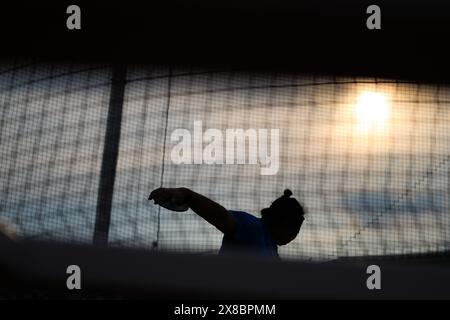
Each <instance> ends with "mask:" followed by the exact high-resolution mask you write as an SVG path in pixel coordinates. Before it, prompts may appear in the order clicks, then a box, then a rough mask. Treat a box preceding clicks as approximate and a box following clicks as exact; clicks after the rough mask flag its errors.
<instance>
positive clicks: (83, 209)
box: [0, 60, 450, 260]
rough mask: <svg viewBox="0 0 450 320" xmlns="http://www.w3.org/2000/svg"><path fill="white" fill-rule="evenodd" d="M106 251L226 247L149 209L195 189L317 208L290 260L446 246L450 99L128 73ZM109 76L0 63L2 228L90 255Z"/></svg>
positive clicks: (231, 73) (398, 89)
mask: <svg viewBox="0 0 450 320" xmlns="http://www.w3.org/2000/svg"><path fill="white" fill-rule="evenodd" d="M126 69H127V70H126V78H125V79H124V81H123V86H124V95H123V105H122V108H123V109H122V117H121V119H120V121H116V122H115V123H114V122H113V123H112V125H113V126H114V127H120V129H121V130H120V140H119V149H118V158H117V165H116V174H115V181H114V189H113V194H112V205H111V209H110V224H109V237H108V243H109V245H110V246H119V247H138V248H145V249H149V250H155V249H157V250H175V251H188V252H204V253H215V252H217V251H218V249H219V247H220V245H221V239H222V235H221V234H220V232H219V231H218V230H217V229H215V228H214V227H213V226H211V225H209V224H208V223H206V222H205V221H203V220H202V219H201V218H200V217H198V216H197V215H196V214H195V213H193V212H192V211H190V210H189V211H188V212H183V213H174V212H170V211H168V210H166V209H163V208H160V207H158V206H155V205H153V203H152V202H149V201H148V200H147V197H148V195H149V193H150V191H152V190H153V189H155V188H158V187H160V186H165V187H179V186H184V187H188V188H191V189H193V190H195V191H197V192H199V193H201V194H204V195H205V196H207V197H210V198H211V199H213V200H215V201H217V202H219V203H220V204H222V205H223V206H225V207H226V208H227V209H230V210H231V209H234V210H242V211H246V212H249V213H251V214H253V215H255V216H260V210H261V209H262V208H265V207H267V206H269V205H270V203H271V202H272V201H273V200H275V199H276V198H278V197H279V196H281V194H282V192H283V190H284V189H285V188H289V189H291V190H292V191H293V196H294V197H296V198H297V199H298V200H299V201H300V202H301V203H302V204H303V206H304V208H305V209H306V215H305V222H304V224H303V226H302V229H301V231H300V234H299V236H298V237H297V238H296V239H295V240H294V241H293V242H291V243H290V244H288V245H286V246H282V247H280V256H281V257H283V258H287V259H307V260H330V259H335V258H337V257H346V256H366V255H397V254H419V253H433V252H434V253H435V252H442V251H446V250H448V249H449V248H450V233H449V230H450V215H449V200H448V195H449V186H450V184H449V183H450V179H449V161H450V143H449V142H450V130H449V129H448V124H449V120H450V108H449V107H450V87H448V86H445V85H438V84H424V83H416V82H409V81H400V80H395V79H394V80H393V79H379V78H363V77H334V76H318V75H314V76H313V75H304V74H295V73H282V72H279V73H277V72H262V71H260V72H258V71H248V70H215V69H201V68H198V67H195V68H194V67H175V66H171V67H169V66H167V67H161V66H155V67H150V66H140V65H131V64H130V65H127V68H126ZM112 72H113V66H112V65H110V64H95V63H92V64H91V63H85V64H81V63H49V62H44V61H23V60H14V61H2V63H1V66H0V105H1V109H0V112H1V120H0V121H1V126H0V130H1V131H0V146H1V152H0V154H1V162H0V170H1V173H0V188H1V190H0V198H1V203H0V219H1V220H2V221H6V222H5V223H8V224H9V225H10V226H14V227H15V228H16V229H17V232H18V233H19V234H20V235H21V236H22V237H25V238H28V239H39V240H50V241H62V242H77V243H79V242H81V243H92V240H93V237H94V233H95V224H96V210H97V206H98V196H99V188H100V176H101V171H102V158H103V153H104V150H105V144H108V143H110V139H109V137H108V135H107V125H108V121H111V119H110V120H108V119H109V118H108V113H109V104H110V96H111V90H112V85H113V80H112Z"/></svg>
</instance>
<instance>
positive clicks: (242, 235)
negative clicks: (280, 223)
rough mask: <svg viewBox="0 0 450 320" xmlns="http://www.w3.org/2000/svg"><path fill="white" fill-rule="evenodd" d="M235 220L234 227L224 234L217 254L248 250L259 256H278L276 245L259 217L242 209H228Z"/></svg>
mask: <svg viewBox="0 0 450 320" xmlns="http://www.w3.org/2000/svg"><path fill="white" fill-rule="evenodd" d="M230 213H231V214H232V215H233V216H234V218H235V220H236V224H237V225H236V229H235V230H234V232H233V233H231V234H224V236H223V240H222V247H221V248H220V251H219V254H223V253H230V252H231V253H233V252H237V251H238V252H248V253H252V254H256V255H261V256H270V257H278V247H277V244H276V243H275V241H274V240H273V239H272V237H271V235H270V233H269V230H267V228H266V226H265V225H264V223H263V222H262V220H261V219H260V218H257V217H255V216H252V215H251V214H248V213H246V212H242V211H230Z"/></svg>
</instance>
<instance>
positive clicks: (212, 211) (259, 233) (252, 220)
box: [148, 188, 304, 257]
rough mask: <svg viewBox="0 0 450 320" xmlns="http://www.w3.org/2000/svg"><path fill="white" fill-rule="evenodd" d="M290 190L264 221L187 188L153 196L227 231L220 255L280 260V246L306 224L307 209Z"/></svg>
mask: <svg viewBox="0 0 450 320" xmlns="http://www.w3.org/2000/svg"><path fill="white" fill-rule="evenodd" d="M291 195H292V192H291V191H290V190H288V189H286V190H285V191H284V195H283V196H282V197H280V198H278V199H276V200H275V201H274V202H273V203H272V204H271V205H270V207H269V208H264V209H262V210H261V218H257V217H255V216H253V215H250V214H248V213H246V212H242V211H231V210H227V209H225V208H224V207H223V206H221V205H220V204H218V203H217V202H214V201H213V200H211V199H208V198H207V197H205V196H203V195H201V194H198V193H196V192H194V191H192V190H190V189H187V188H159V189H156V190H154V191H152V193H151V194H150V196H149V198H148V199H149V200H154V202H155V204H159V205H161V206H163V207H166V208H168V209H172V210H175V211H185V210H187V209H188V208H190V209H192V211H194V212H195V213H196V214H198V215H199V216H200V217H202V218H203V219H205V220H206V221H208V222H209V223H210V224H212V225H213V226H215V227H216V228H217V229H219V230H220V231H222V232H223V234H224V237H223V240H222V247H221V248H220V251H219V253H221V254H222V253H228V252H236V251H245V252H251V253H253V254H258V255H263V256H273V257H278V246H281V245H285V244H287V243H289V242H291V241H292V240H294V239H295V237H296V236H297V234H298V233H299V231H300V227H301V226H302V223H303V221H304V217H303V215H304V210H303V208H302V206H301V205H300V203H299V202H298V201H297V200H296V199H294V198H291Z"/></svg>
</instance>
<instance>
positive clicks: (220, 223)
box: [148, 188, 236, 233]
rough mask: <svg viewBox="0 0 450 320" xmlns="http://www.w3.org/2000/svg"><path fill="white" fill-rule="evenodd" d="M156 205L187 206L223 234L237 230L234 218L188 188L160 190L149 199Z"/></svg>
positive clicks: (214, 203) (223, 209)
mask: <svg viewBox="0 0 450 320" xmlns="http://www.w3.org/2000/svg"><path fill="white" fill-rule="evenodd" d="M148 199H149V200H154V201H155V204H160V203H164V202H166V201H169V200H170V201H172V202H175V203H177V204H187V205H188V206H189V208H191V209H192V211H194V212H195V213H196V214H198V215H199V216H200V217H202V218H203V219H205V220H206V221H208V222H209V223H210V224H212V225H213V226H215V227H216V228H217V229H219V230H220V231H222V232H223V233H232V232H233V231H234V230H235V228H236V221H235V219H234V216H233V215H232V214H231V213H230V212H228V210H227V209H225V208H224V207H222V206H221V205H220V204H218V203H217V202H215V201H213V200H211V199H209V198H207V197H205V196H203V195H201V194H199V193H196V192H194V191H192V190H190V189H188V188H158V189H156V190H153V191H152V192H151V194H150V196H149V198H148Z"/></svg>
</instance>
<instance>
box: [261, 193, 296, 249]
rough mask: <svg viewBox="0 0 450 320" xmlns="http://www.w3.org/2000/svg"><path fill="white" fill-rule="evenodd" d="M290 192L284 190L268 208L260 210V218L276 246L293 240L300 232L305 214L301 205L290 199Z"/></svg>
mask: <svg viewBox="0 0 450 320" xmlns="http://www.w3.org/2000/svg"><path fill="white" fill-rule="evenodd" d="M291 195H292V191H291V190H289V189H286V190H284V194H283V196H281V197H280V198H278V199H276V200H275V201H274V202H272V204H271V205H270V207H269V208H264V209H262V210H261V218H262V220H263V222H264V224H265V225H266V226H267V228H268V229H269V232H270V234H271V235H272V238H273V239H274V241H275V242H276V244H277V245H284V244H287V243H289V242H291V241H292V240H294V239H295V237H296V236H297V234H298V233H299V232H300V227H301V226H302V223H303V220H304V219H305V218H304V217H303V215H304V214H305V212H304V210H303V207H302V206H301V204H300V203H299V202H298V201H297V200H296V199H294V198H291Z"/></svg>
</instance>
